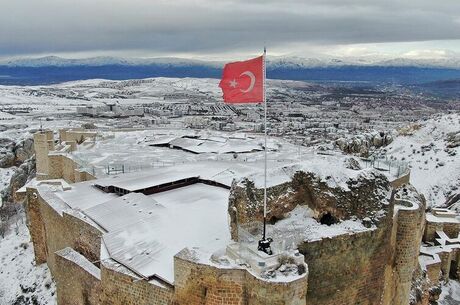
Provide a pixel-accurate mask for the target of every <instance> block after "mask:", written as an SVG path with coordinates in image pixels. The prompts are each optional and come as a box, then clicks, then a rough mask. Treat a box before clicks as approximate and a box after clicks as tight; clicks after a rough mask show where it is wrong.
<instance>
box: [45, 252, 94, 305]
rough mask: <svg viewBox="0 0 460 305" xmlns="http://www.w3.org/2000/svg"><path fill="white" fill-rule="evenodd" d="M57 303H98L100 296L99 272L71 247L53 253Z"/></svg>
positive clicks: (78, 304)
mask: <svg viewBox="0 0 460 305" xmlns="http://www.w3.org/2000/svg"><path fill="white" fill-rule="evenodd" d="M54 255H55V262H56V271H55V273H54V274H53V276H54V279H55V281H56V292H57V303H58V304H60V305H64V304H72V305H89V304H91V305H98V304H100V300H99V298H100V296H101V274H100V273H101V272H100V270H99V269H98V268H97V267H96V266H94V265H93V264H92V263H91V262H90V261H88V260H87V259H86V258H85V257H84V256H82V255H81V254H79V253H78V252H76V251H74V250H73V249H71V248H65V249H62V250H60V251H58V252H56V253H55V254H54Z"/></svg>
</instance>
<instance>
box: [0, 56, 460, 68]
mask: <svg viewBox="0 0 460 305" xmlns="http://www.w3.org/2000/svg"><path fill="white" fill-rule="evenodd" d="M223 64H224V61H204V60H196V59H187V58H177V57H158V58H122V57H111V56H99V57H90V58H82V59H69V58H62V57H58V56H45V57H37V58H20V59H10V60H3V61H0V66H7V67H50V66H53V67H71V66H95V67H97V66H108V65H119V66H149V65H177V66H208V67H219V66H222V65H223ZM267 66H268V67H269V68H281V67H282V68H316V67H340V66H385V67H386V66H388V67H432V68H433V67H439V68H452V69H460V56H456V55H453V56H449V57H444V58H433V59H426V58H423V59H413V58H405V57H397V58H387V59H382V58H380V57H324V58H314V57H307V58H303V57H298V56H290V57H285V56H282V57H279V56H268V57H267Z"/></svg>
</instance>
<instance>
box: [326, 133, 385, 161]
mask: <svg viewBox="0 0 460 305" xmlns="http://www.w3.org/2000/svg"><path fill="white" fill-rule="evenodd" d="M391 142H393V135H392V134H390V133H386V132H374V133H365V134H361V135H355V136H353V137H351V138H339V139H337V140H336V141H335V145H336V146H337V147H338V148H340V150H342V151H343V152H345V153H347V154H357V155H360V156H363V157H368V156H369V150H370V149H371V148H379V147H384V146H387V145H388V144H390V143H391Z"/></svg>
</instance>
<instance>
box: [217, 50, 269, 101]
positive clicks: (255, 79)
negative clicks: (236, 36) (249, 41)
mask: <svg viewBox="0 0 460 305" xmlns="http://www.w3.org/2000/svg"><path fill="white" fill-rule="evenodd" d="M219 87H220V88H221V89H222V92H223V94H224V102H225V103H230V104H233V103H263V101H264V57H263V56H260V57H256V58H253V59H250V60H246V61H237V62H231V63H228V64H226V65H225V67H224V71H223V73H222V80H221V81H220V83H219Z"/></svg>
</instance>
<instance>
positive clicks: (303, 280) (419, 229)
mask: <svg viewBox="0 0 460 305" xmlns="http://www.w3.org/2000/svg"><path fill="white" fill-rule="evenodd" d="M58 134H59V139H58V140H57V141H56V140H55V139H54V133H53V131H50V130H47V131H40V132H38V133H36V134H35V135H34V145H35V152H36V162H37V179H36V181H32V182H31V183H29V184H28V185H26V186H25V187H24V188H22V189H20V190H19V191H18V192H17V197H18V200H24V201H25V202H26V211H27V218H28V226H29V229H30V233H31V237H32V242H33V245H34V250H35V260H36V263H37V264H42V263H47V264H48V266H49V268H50V271H51V273H52V275H53V277H54V279H55V281H56V286H57V301H58V304H59V305H64V304H75V305H76V304H79V305H80V304H81V305H87V304H91V305H96V304H107V305H108V304H120V305H122V304H123V305H127V304H141V305H142V304H145V305H147V304H174V305H179V304H191V305H201V304H206V305H217V304H248V305H252V304H257V305H261V304H272V305H284V304H286V305H307V304H308V305H323V304H324V305H326V304H328V305H339V304H340V305H344V304H345V305H356V304H363V305H364V304H388V305H390V304H391V305H407V304H420V305H421V304H429V303H430V302H432V301H435V300H436V298H437V297H438V295H439V293H440V288H439V287H440V283H441V281H447V280H448V279H449V278H458V277H459V276H460V264H459V262H460V238H459V232H460V221H459V217H458V215H456V214H455V213H453V212H452V211H450V210H447V209H433V210H431V211H430V212H427V213H426V212H425V210H426V206H425V199H424V198H423V196H421V195H420V194H419V193H418V192H417V191H416V190H415V189H414V188H413V187H412V186H411V185H410V181H409V180H410V173H409V172H407V173H404V174H403V175H401V176H399V177H394V178H391V177H390V178H389V177H387V176H385V175H384V174H382V173H381V172H379V171H378V170H375V169H361V168H360V167H359V166H357V165H356V164H355V163H356V160H355V159H350V158H349V157H347V156H324V157H323V158H322V159H321V160H320V159H318V160H312V161H311V163H310V165H311V164H313V166H302V165H284V164H283V166H281V167H279V168H276V169H273V171H272V172H270V173H269V174H270V176H272V177H274V179H273V180H271V181H272V182H271V183H270V185H269V188H268V189H267V191H268V198H269V200H268V206H269V212H268V219H269V222H270V224H269V225H268V229H267V230H268V235H269V236H271V237H273V239H274V242H273V244H272V247H273V250H274V251H273V252H274V253H273V255H266V254H265V253H262V252H259V251H257V248H256V247H257V246H256V244H257V240H258V239H259V238H260V232H261V220H262V205H263V204H262V198H263V189H262V188H261V186H260V183H259V181H258V178H259V177H260V168H258V167H257V166H255V165H252V164H242V163H239V162H237V161H233V162H232V163H231V164H230V165H229V164H227V163H225V162H212V161H209V162H196V163H190V164H184V165H179V166H172V167H164V168H158V169H152V170H147V171H143V172H136V173H127V174H117V175H114V176H107V177H96V175H95V173H94V172H88V171H87V169H85V168H84V167H83V166H81V164H79V161H78V160H77V159H75V158H74V157H73V154H72V152H73V151H75V150H78V149H82V148H84V147H89V148H90V147H91V146H93V145H94V144H95V142H96V141H97V137H98V135H97V133H96V132H88V131H82V130H60V131H59V133H58ZM166 149H167V148H166ZM316 162H319V164H318V165H317V166H316V167H315V163H316ZM321 162H323V163H321ZM323 164H324V166H328V165H332V168H333V170H334V171H337V172H338V173H339V174H338V176H334V175H326V176H324V175H322V174H321V173H319V170H318V169H319V168H322V165H323ZM280 177H281V178H280ZM337 177H342V178H344V179H343V180H340V181H337V179H338V178H337Z"/></svg>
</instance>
